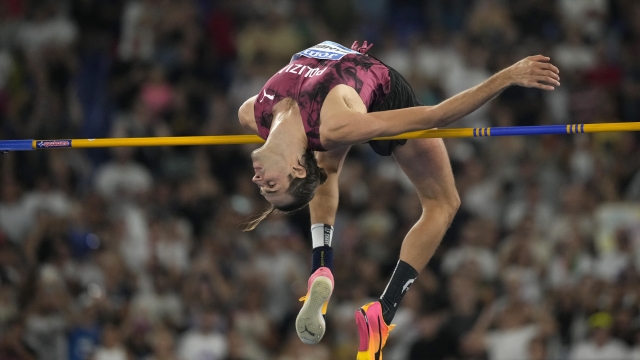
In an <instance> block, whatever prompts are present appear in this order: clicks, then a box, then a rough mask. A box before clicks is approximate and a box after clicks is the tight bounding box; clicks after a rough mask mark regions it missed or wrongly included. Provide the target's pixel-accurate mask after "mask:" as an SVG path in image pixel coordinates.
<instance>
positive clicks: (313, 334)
mask: <svg viewBox="0 0 640 360" xmlns="http://www.w3.org/2000/svg"><path fill="white" fill-rule="evenodd" d="M332 291H333V290H332V283H331V280H329V278H327V277H325V276H318V277H317V278H315V279H314V280H313V283H312V284H311V290H309V295H308V296H307V300H306V301H305V303H304V305H302V309H300V312H299V313H298V317H297V318H296V332H297V333H298V337H299V338H300V340H302V342H303V343H305V344H309V345H313V344H317V343H319V342H320V340H322V337H323V336H324V332H325V330H326V324H325V321H324V316H322V306H323V305H324V303H325V302H326V301H327V300H329V298H330V297H331V292H332Z"/></svg>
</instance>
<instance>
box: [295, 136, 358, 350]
mask: <svg viewBox="0 0 640 360" xmlns="http://www.w3.org/2000/svg"><path fill="white" fill-rule="evenodd" d="M348 151H349V147H344V148H339V149H335V150H331V151H327V152H319V153H316V159H317V160H318V166H320V167H321V168H323V169H324V170H325V171H326V172H327V181H326V182H325V183H324V184H322V185H320V186H319V187H318V189H317V190H316V194H315V196H314V198H313V200H311V202H310V203H309V211H310V213H311V224H312V225H311V238H312V242H313V251H312V255H311V276H310V277H309V281H308V283H307V294H306V295H305V296H304V297H302V298H301V300H304V304H303V305H302V308H301V309H300V312H299V313H298V316H297V318H296V332H297V333H298V337H300V340H302V342H304V343H305V344H315V343H317V342H319V341H320V340H321V339H322V337H323V336H324V333H325V330H326V326H325V321H324V314H325V313H326V311H327V305H328V303H329V298H330V297H331V293H332V291H333V274H332V270H333V268H332V267H333V249H332V248H331V240H332V236H333V224H334V221H335V217H336V212H337V210H338V176H339V175H340V170H341V169H342V164H343V163H344V159H345V157H346V155H347V152H348Z"/></svg>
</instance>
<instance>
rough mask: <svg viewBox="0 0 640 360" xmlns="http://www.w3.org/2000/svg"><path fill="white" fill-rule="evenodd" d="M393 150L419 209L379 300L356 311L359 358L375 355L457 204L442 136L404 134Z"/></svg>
mask: <svg viewBox="0 0 640 360" xmlns="http://www.w3.org/2000/svg"><path fill="white" fill-rule="evenodd" d="M393 155H394V157H395V159H396V161H397V163H398V165H400V167H401V168H402V171H404V173H405V174H406V175H407V176H408V177H409V179H410V180H411V182H412V183H413V185H414V186H415V188H416V190H417V193H418V194H417V195H418V196H419V198H420V203H421V205H422V215H421V216H420V219H419V220H418V222H417V223H416V224H415V225H414V226H413V227H412V228H411V230H409V232H408V233H407V235H406V236H405V238H404V241H403V242H402V247H401V249H400V260H399V261H398V264H397V266H396V269H395V271H394V272H393V275H392V276H391V279H390V280H389V283H388V284H387V288H386V289H385V291H384V294H383V295H382V297H381V299H380V301H376V302H373V303H369V304H366V305H365V306H363V307H362V308H360V309H358V310H357V311H356V323H357V325H358V331H359V334H360V347H359V351H358V359H359V360H365V359H366V360H369V359H378V358H379V357H380V356H381V350H382V348H383V347H384V345H385V343H386V340H387V337H388V336H389V331H390V330H391V329H392V328H393V326H392V325H391V326H390V325H388V324H390V323H391V320H392V319H393V316H394V315H395V312H396V309H397V306H398V305H399V304H400V301H401V300H402V297H403V296H404V294H405V293H406V291H407V290H408V289H409V286H410V285H411V284H412V283H413V281H414V280H415V278H416V277H417V276H418V273H419V272H420V271H421V270H422V269H423V268H424V266H425V265H426V264H427V262H428V261H429V259H431V257H432V256H433V254H434V252H435V251H436V248H437V247H438V245H439V244H440V241H441V240H442V237H443V236H444V233H445V232H446V230H447V228H448V227H449V225H450V224H451V221H452V220H453V217H454V215H455V213H456V211H457V210H458V207H459V205H460V198H459V197H458V192H457V190H456V187H455V182H454V179H453V173H452V171H451V165H450V164H449V157H448V155H447V151H446V149H445V147H444V143H443V141H442V140H441V139H418V140H409V141H408V142H407V143H406V144H405V145H404V146H399V147H396V148H395V150H394V151H393Z"/></svg>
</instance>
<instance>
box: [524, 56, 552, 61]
mask: <svg viewBox="0 0 640 360" xmlns="http://www.w3.org/2000/svg"><path fill="white" fill-rule="evenodd" d="M527 59H529V60H531V61H549V60H551V58H549V57H548V56H544V55H533V56H529V57H527Z"/></svg>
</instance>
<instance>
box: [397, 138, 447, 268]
mask: <svg viewBox="0 0 640 360" xmlns="http://www.w3.org/2000/svg"><path fill="white" fill-rule="evenodd" d="M393 155H394V157H395V159H396V162H397V163H398V165H400V168H402V171H403V172H404V173H405V174H406V175H407V176H408V177H409V180H411V182H412V183H413V185H414V186H415V188H416V190H417V192H418V197H419V198H420V203H421V205H422V216H421V217H420V219H419V220H418V222H417V223H416V224H415V225H414V226H413V227H412V228H411V230H410V231H409V233H407V235H406V236H405V238H404V241H403V242H402V247H401V249H400V260H402V261H404V262H406V263H407V264H409V265H411V266H412V267H413V268H414V269H416V270H417V271H418V272H419V271H421V270H422V269H423V268H424V267H425V265H426V264H427V262H428V261H429V260H430V259H431V257H432V256H433V254H434V253H435V251H436V249H437V247H438V245H439V244H440V241H442V237H443V236H444V233H445V232H446V231H447V229H448V228H449V225H450V224H451V221H452V220H453V217H454V216H455V214H456V212H457V211H458V207H459V206H460V197H459V196H458V191H457V190H456V185H455V180H454V178H453V172H452V171H451V164H450V162H449V155H448V154H447V150H446V148H445V146H444V142H443V141H442V139H416V140H409V141H408V142H407V144H406V145H404V146H399V147H397V148H396V149H395V150H394V152H393Z"/></svg>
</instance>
